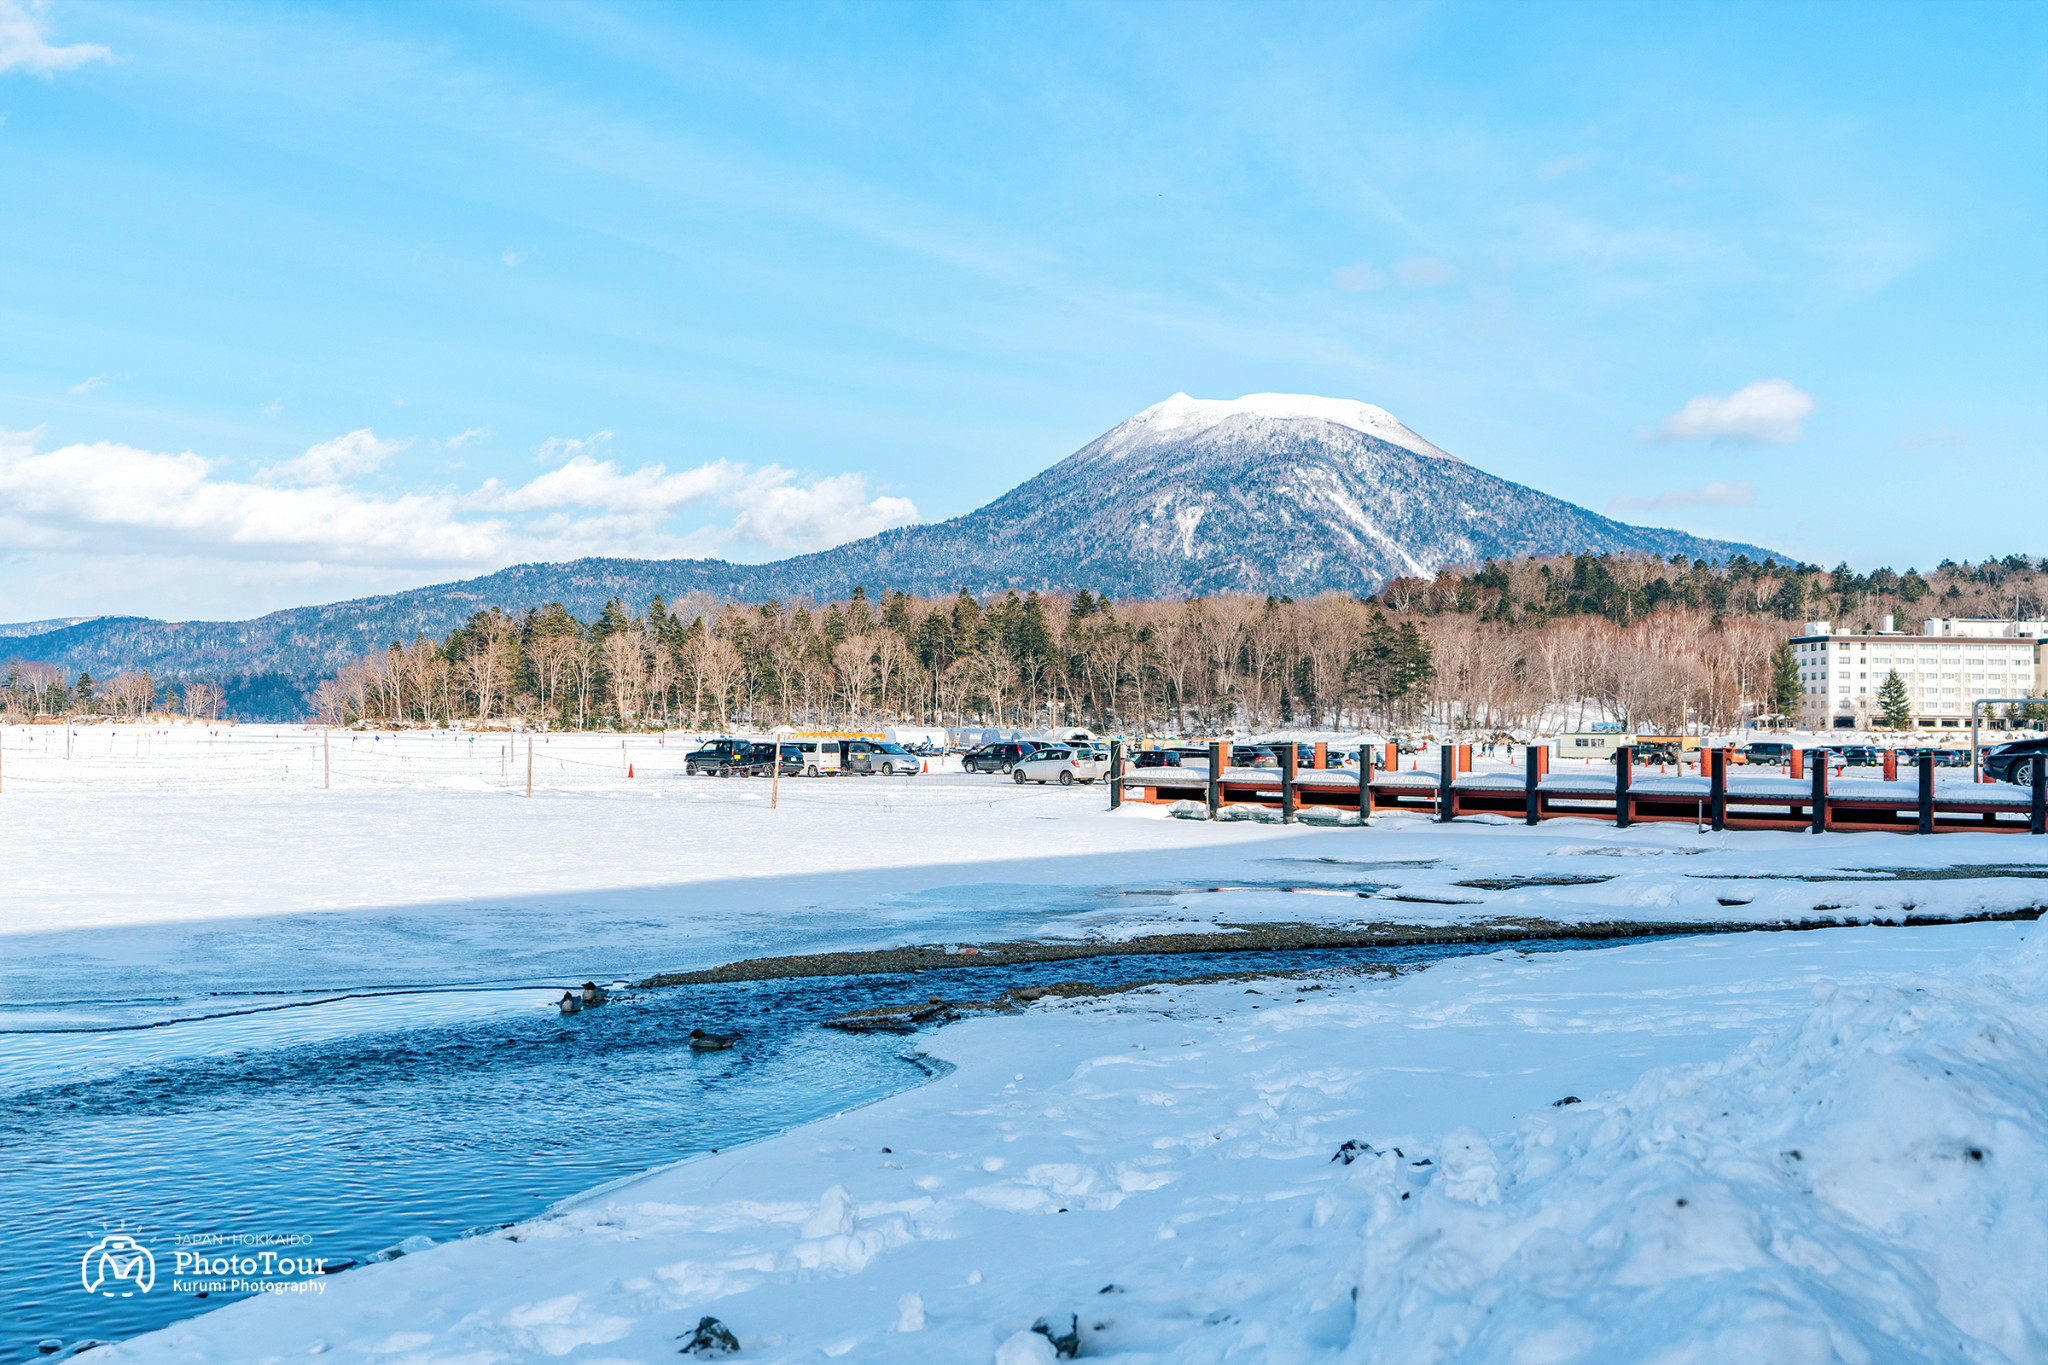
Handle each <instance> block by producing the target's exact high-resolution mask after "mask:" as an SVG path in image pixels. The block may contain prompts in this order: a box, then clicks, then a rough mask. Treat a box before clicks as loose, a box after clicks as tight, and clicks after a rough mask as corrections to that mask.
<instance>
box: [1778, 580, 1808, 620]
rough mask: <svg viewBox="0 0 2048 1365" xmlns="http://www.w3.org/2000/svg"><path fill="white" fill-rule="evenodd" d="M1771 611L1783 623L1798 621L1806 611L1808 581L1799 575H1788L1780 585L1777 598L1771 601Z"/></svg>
mask: <svg viewBox="0 0 2048 1365" xmlns="http://www.w3.org/2000/svg"><path fill="white" fill-rule="evenodd" d="M1771 609H1772V610H1773V611H1776V612H1777V613H1778V619H1779V620H1781V621H1797V620H1798V619H1799V618H1800V617H1801V616H1802V615H1803V614H1804V613H1805V611H1806V580H1805V579H1803V578H1801V577H1799V576H1798V575H1797V574H1789V573H1788V574H1786V575H1785V579H1784V581H1783V582H1781V583H1779V584H1778V594H1777V596H1775V597H1773V598H1772V599H1771Z"/></svg>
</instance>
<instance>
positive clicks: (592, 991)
mask: <svg viewBox="0 0 2048 1365" xmlns="http://www.w3.org/2000/svg"><path fill="white" fill-rule="evenodd" d="M610 999H611V996H610V995H608V994H606V992H605V988H604V987H602V986H600V985H598V984H597V983H596V982H595V981H586V982H584V983H583V994H581V995H580V996H579V995H578V994H577V993H576V992H575V991H573V990H567V991H563V992H562V998H561V999H560V1000H558V1001H556V1002H555V1003H556V1006H557V1007H558V1008H559V1009H560V1010H561V1011H562V1013H564V1014H576V1013H579V1012H581V1011H582V1010H584V1009H595V1008H596V1007H597V1006H599V1005H602V1004H604V1003H605V1002H606V1001H608V1000H610Z"/></svg>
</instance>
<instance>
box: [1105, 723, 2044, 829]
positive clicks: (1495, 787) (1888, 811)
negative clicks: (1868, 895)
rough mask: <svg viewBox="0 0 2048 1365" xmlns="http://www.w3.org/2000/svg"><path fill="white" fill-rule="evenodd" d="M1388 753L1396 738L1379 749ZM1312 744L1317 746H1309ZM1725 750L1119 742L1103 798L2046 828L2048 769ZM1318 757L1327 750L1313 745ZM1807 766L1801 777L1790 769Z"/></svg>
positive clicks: (1776, 823) (1284, 813)
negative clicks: (1414, 751) (1693, 767)
mask: <svg viewBox="0 0 2048 1365" xmlns="http://www.w3.org/2000/svg"><path fill="white" fill-rule="evenodd" d="M1388 748H1389V750H1391V748H1392V746H1388ZM1318 749H1319V751H1320V750H1321V749H1322V746H1320V745H1319V746H1318ZM1728 753H1729V751H1728V750H1726V749H1709V750H1705V751H1704V755H1703V759H1702V763H1701V773H1700V775H1698V776H1685V775H1676V776H1673V775H1662V774H1657V775H1652V774H1649V773H1647V772H1643V771H1638V770H1637V769H1636V767H1635V765H1634V764H1633V762H1631V761H1630V760H1631V758H1632V755H1631V754H1629V753H1628V752H1627V751H1626V750H1624V751H1623V752H1622V754H1621V755H1620V761H1619V762H1617V763H1616V764H1615V765H1614V771H1613V772H1612V773H1607V772H1605V771H1602V770H1597V769H1589V770H1586V771H1574V772H1552V771H1550V770H1549V767H1548V760H1549V756H1550V750H1549V749H1547V748H1543V747H1540V746H1531V747H1530V748H1529V749H1528V750H1527V751H1526V754H1527V757H1526V759H1525V761H1524V766H1523V768H1522V771H1520V772H1513V771H1499V772H1488V773H1475V772H1473V771H1471V767H1472V757H1471V746H1470V745H1456V744H1446V745H1443V746H1442V749H1441V752H1440V754H1439V761H1438V762H1437V763H1436V764H1435V765H1434V767H1435V771H1423V770H1422V769H1421V766H1420V765H1419V764H1418V765H1417V767H1416V768H1415V769H1414V770H1411V771H1409V772H1401V771H1399V770H1398V769H1397V768H1396V767H1395V766H1394V763H1395V761H1396V758H1397V756H1396V755H1395V754H1393V753H1392V752H1388V753H1386V754H1384V755H1383V754H1382V753H1381V752H1380V751H1379V750H1378V749H1376V748H1365V749H1360V750H1359V751H1358V757H1359V759H1360V764H1359V766H1358V767H1356V768H1341V767H1340V768H1304V769H1297V768H1296V767H1295V765H1294V762H1293V759H1294V751H1293V749H1292V747H1291V746H1283V747H1282V748H1281V750H1280V754H1281V758H1282V765H1281V766H1280V767H1278V768H1240V767H1232V766H1231V765H1230V750H1229V746H1228V745H1227V744H1212V745H1211V746H1210V752H1209V764H1208V765H1207V766H1203V765H1199V764H1197V765H1194V766H1189V767H1178V768H1135V769H1132V768H1126V767H1125V756H1124V752H1123V749H1122V746H1120V745H1119V746H1114V747H1113V748H1112V751H1111V779H1110V804H1111V806H1113V807H1114V806H1116V805H1119V804H1121V803H1122V802H1123V801H1126V800H1131V801H1148V802H1174V801H1185V800H1199V801H1202V802H1203V803H1204V804H1205V805H1206V806H1207V808H1208V815H1209V817H1210V818H1211V819H1214V818H1215V817H1216V816H1217V814H1218V813H1219V812H1220V811H1221V809H1222V807H1224V806H1226V805H1267V806H1277V807H1278V808H1279V810H1280V815H1281V819H1283V820H1292V819H1294V818H1295V816H1296V814H1297V813H1298V812H1299V811H1300V810H1301V809H1303V808H1305V807H1325V808H1328V807H1335V808H1337V809H1341V810H1355V811H1357V812H1358V813H1359V814H1360V815H1361V816H1370V815H1372V814H1373V813H1374V812H1376V811H1390V810H1404V811H1413V812H1415V813H1417V814H1421V815H1427V816H1430V817H1432V818H1434V819H1438V820H1455V819H1457V818H1458V817H1459V816H1462V815H1509V816H1520V817H1521V818H1522V819H1523V820H1525V821H1526V822H1527V823H1529V824H1532V825H1533V824H1535V823H1537V822H1538V821H1541V820H1559V819H1569V820H1598V821H1601V822H1603V823H1607V824H1613V825H1616V826H1619V827H1623V828H1626V827H1627V826H1629V825H1633V824H1649V823H1654V822H1658V821H1671V822H1681V823H1688V824H1697V825H1700V826H1702V827H1707V828H1713V829H1717V830H1718V829H1779V830H1811V831H1812V832H1813V833H1815V834H1823V833H1827V832H1829V831H1834V830H1841V831H1868V830H1882V831H1889V832H1893V833H1900V834H1912V833H1919V834H1951V833H1982V832H1986V831H1990V832H1999V833H2014V834H2041V833H2044V832H2048V785H2044V783H2048V764H2041V763H2035V764H2032V765H2030V766H2031V769H2032V776H2033V781H2032V784H2031V785H2030V786H2028V787H2020V786H2015V785H2013V784H2011V783H2006V782H1967V783H1965V782H1951V783H1944V784H1942V785H1940V786H1939V787H1937V786H1936V784H1935V781H1934V760H1933V758H1932V757H1931V756H1929V755H1925V754H1922V755H1920V756H1919V762H1918V769H1919V770H1918V771H1917V772H1915V773H1913V774H1912V775H1911V777H1910V779H1908V780H1903V781H1902V780H1898V779H1897V772H1898V769H1897V760H1896V756H1894V755H1887V759H1888V760H1889V761H1887V762H1886V763H1885V765H1884V769H1883V771H1884V777H1883V778H1850V777H1843V778H1841V779H1840V780H1837V781H1831V780H1830V776H1831V775H1830V772H1829V768H1828V765H1827V764H1826V763H1808V764H1802V765H1794V766H1793V768H1792V772H1791V775H1789V776H1779V775H1777V774H1770V775H1765V776H1748V775H1742V776H1737V775H1734V774H1732V773H1731V772H1730V764H1729V762H1728ZM1317 757H1318V758H1323V757H1324V754H1323V753H1322V752H1319V753H1318V755H1317ZM1802 768H1803V769H1805V770H1806V771H1800V769H1802Z"/></svg>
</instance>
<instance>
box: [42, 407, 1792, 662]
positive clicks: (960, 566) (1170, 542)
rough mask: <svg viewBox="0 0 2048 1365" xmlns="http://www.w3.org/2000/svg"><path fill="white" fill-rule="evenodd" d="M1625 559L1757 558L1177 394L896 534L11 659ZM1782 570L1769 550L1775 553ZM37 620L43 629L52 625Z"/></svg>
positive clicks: (1400, 449)
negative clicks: (1492, 561) (815, 549)
mask: <svg viewBox="0 0 2048 1365" xmlns="http://www.w3.org/2000/svg"><path fill="white" fill-rule="evenodd" d="M1578 551H1595V552H1598V551H1643V552H1647V553H1651V554H1656V555H1660V556H1668V555H1674V554H1683V555H1687V556H1689V557H1692V558H1695V559H1709V560H1719V559H1725V558H1727V557H1729V556H1731V555H1735V554H1747V555H1749V556H1751V557H1752V558H1755V559H1763V558H1766V557H1768V555H1769V553H1770V552H1769V551H1766V550H1763V549H1760V548H1758V547H1757V546H1754V545H1741V544H1734V543H1731V542H1728V541H1719V540H1702V539H1700V538H1699V537H1697V536H1690V535H1686V534H1684V533H1683V532H1679V531H1666V530H1658V529H1656V528H1652V527H1642V526H1629V525H1626V524H1624V523H1622V522H1618V521H1614V520H1611V519H1609V518H1607V517H1603V516H1599V515H1597V514H1596V513H1593V512H1589V511H1587V510H1586V509H1585V508H1583V507H1578V506H1575V505H1574V504H1572V503H1568V502H1565V501H1562V500H1561V499H1558V498H1553V497H1551V496H1550V495H1548V494H1546V493H1539V492H1537V491H1536V490H1535V489H1533V488H1524V487H1523V486H1522V485H1520V484H1516V483H1510V482H1508V481H1507V480H1506V479H1501V478H1496V477H1495V476H1493V475H1491V474H1488V473H1485V472H1483V471H1481V470H1478V469H1474V468H1473V467H1472V466H1471V465H1469V464H1466V463H1464V462H1463V461H1461V460H1459V459H1457V458H1455V457H1454V456H1452V455H1449V454H1447V453H1446V452H1444V451H1443V450H1440V449H1438V448H1437V447H1436V446H1434V445H1432V444H1430V443H1429V442H1428V441H1426V440H1424V439H1423V438H1422V437H1420V436H1418V435H1416V434H1415V433H1414V432H1413V431H1410V430H1409V429H1408V428H1407V427H1405V426H1403V425H1402V424H1401V423H1400V422H1399V421H1397V420H1396V419H1395V418H1394V416H1393V414H1391V413H1389V412H1387V411H1386V410H1385V409H1383V408H1376V407H1374V406H1372V405H1371V404H1369V403H1357V402H1350V401H1347V400H1344V399H1335V398H1316V397H1311V396H1308V395H1302V394H1277V393H1257V394H1250V395H1247V396H1246V397H1243V398H1239V399H1236V400H1235V401H1229V402H1225V401H1216V400H1205V399H1197V398H1190V397H1188V396H1187V395H1186V394H1183V393H1177V394H1175V395H1174V396H1173V397H1171V398H1169V399H1167V400H1166V401H1165V402H1163V403H1157V404H1154V405H1153V406H1152V407H1149V408H1147V409H1145V410H1144V411H1143V412H1141V413H1139V414H1138V415H1137V416H1135V417H1133V418H1131V419H1130V420H1129V421H1127V422H1123V423H1120V424H1119V425H1118V426H1117V427H1116V428H1115V429H1113V430H1111V431H1109V432H1107V433H1105V434H1104V435H1103V436H1101V437H1099V438H1098V439H1096V440H1094V441H1091V442H1090V443H1089V444H1088V445H1086V446H1084V447H1082V448H1081V449H1080V450H1077V451H1075V452H1074V453H1073V454H1072V455H1069V456H1068V457H1067V458H1066V459H1064V460H1061V461H1060V462H1059V463H1058V464H1056V465H1054V466H1052V468H1050V469H1048V470H1046V471H1045V472H1044V473H1042V474H1039V475H1038V476H1037V477H1035V478H1032V479H1028V480H1026V481H1025V482H1024V483H1022V484H1020V485H1018V486H1017V487H1016V488H1014V489H1012V490H1011V491H1010V492H1008V493H1005V494H1004V495H1003V496H1002V497H1000V498H997V499H996V500H995V501H994V502H992V503H989V504H988V505H987V506H986V507H983V508H980V509H979V510H977V511H974V512H970V513H968V514H967V515H966V516H964V517H956V518H954V519H953V520H951V521H944V522H938V523H934V524H930V525H923V526H905V527H900V528H898V529H896V530H893V531H885V532H883V533H882V534H880V535H878V536H871V537H869V538H867V539H865V540H857V541H853V542H851V543H849V544H846V545H841V546H838V547H836V548H834V549H830V550H824V551H821V552H819V553H817V554H809V555H803V556H800V557H798V558H796V559H785V560H781V561H779V562H776V563H772V564H730V563H727V562H725V561H724V560H717V559H664V560H649V559H582V560H577V561H575V562H573V563H567V564H517V565H514V566H512V567H511V568H508V569H501V570H500V571H498V572H497V573H494V574H488V575H485V576H484V577H482V578H475V579H470V580H467V581H465V582H460V583H443V584H437V585H435V586H433V587H426V588H416V589H413V590H412V591H409V592H402V593H394V594H391V595H390V596H386V597H371V598H363V599H360V600H357V601H351V602H338V603H333V604H331V605H328V606H320V607H298V608H294V609H292V610H289V611H280V612H272V613H271V614H270V615H268V616H264V617H260V618H258V619H257V620H254V621H234V622H220V621H186V622H163V621H151V620H145V619H141V618H137V617H101V618H98V619H93V620H87V621H83V622H80V623H78V624H73V625H66V624H64V623H62V622H36V623H34V624H33V626H32V627H23V628H20V630H21V634H22V639H21V641H20V644H19V645H10V648H9V653H10V654H12V655H14V656H15V657H21V658H36V659H43V660H46V661H48V662H51V663H59V664H63V665H65V666H66V667H69V668H74V669H76V668H81V667H84V668H90V669H91V670H93V671H94V672H95V673H103V672H105V671H107V670H110V669H116V668H135V667H149V668H153V669H155V670H157V671H158V673H159V674H163V675H192V674H198V675H202V676H214V675H221V676H224V675H231V674H240V675H250V674H263V673H272V672H275V673H281V674H285V675H288V677H291V678H301V679H303V678H308V677H313V676H318V675H320V674H323V673H326V672H329V671H331V670H332V669H333V668H334V667H335V666H336V665H338V664H340V663H341V662H342V661H343V660H346V659H349V658H352V657H354V656H356V655H360V654H364V653H367V652H369V651H371V650H375V649H382V648H383V647H384V646H385V645H387V644H389V643H390V642H391V641H392V640H401V639H410V638H412V637H413V636H414V635H415V634H416V633H418V632H421V631H424V632H426V633H427V634H429V635H436V636H438V635H442V634H445V633H446V632H447V631H449V630H451V629H453V628H454V627H455V626H457V625H459V624H460V623H461V622H462V621H464V620H465V619H467V617H468V616H469V615H470V613H472V612H475V611H478V610H481V609H484V608H488V607H492V606H498V607H504V608H507V609H508V610H512V611H523V610H524V609H526V608H527V607H533V606H545V605H546V604H547V603H549V602H561V603H562V604H563V605H564V606H566V607H568V608H569V610H570V611H572V612H575V613H576V614H577V615H578V616H581V617H583V618H584V619H586V620H587V619H589V618H591V617H593V616H595V615H596V614H597V613H598V611H599V610H600V609H601V608H602V607H603V605H604V603H605V601H606V600H607V599H609V598H613V597H618V598H621V599H623V600H624V601H626V602H627V603H629V604H630V605H631V606H632V607H634V608H635V609H639V608H644V607H645V605H646V603H647V601H648V599H649V598H651V597H652V596H653V595H654V594H655V593H661V594H663V595H664V596H666V597H668V598H669V599H670V600H674V599H676V598H679V597H681V596H683V595H684V594H686V593H690V592H709V593H713V594H716V595H718V596H721V597H730V598H736V599H739V600H742V601H763V600H765V599H768V598H771V597H773V598H781V599H783V600H788V599H790V598H794V597H808V598H811V599H813V600H823V599H829V598H836V597H844V596H846V595H847V594H848V593H850V592H851V591H852V590H853V589H854V587H856V586H865V587H866V588H867V589H868V591H869V592H870V593H871V594H879V593H880V592H882V591H884V590H888V589H901V590H903V591H906V592H913V593H920V594H927V595H939V594H951V593H953V592H956V591H958V590H960V589H963V588H964V589H966V590H967V591H968V592H971V593H975V594H977V595H979V594H987V593H998V592H1002V591H1005V590H1007V589H1010V588H1016V589H1018V590H1020V591H1022V590H1027V589H1032V588H1038V589H1069V590H1077V589H1080V588H1089V589H1092V590H1094V591H1097V592H1106V593H1109V594H1111V595H1112V596H1117V597H1179V596H1186V595H1194V594H1201V593H1213V592H1221V591H1244V592H1259V593H1268V592H1270V593H1287V594H1290V595H1292V596H1295V597H1304V596H1310V595H1313V594H1315V593H1318V592H1325V591H1333V590H1334V591H1339V592H1366V591H1370V590H1371V589H1374V588H1376V587H1378V586H1379V585H1380V584H1382V583H1384V582H1386V581H1387V580H1388V579H1390V578H1395V577H1400V576H1405V575H1413V576H1422V575H1428V574H1432V573H1434V572H1435V571H1436V570H1438V569H1440V568H1442V567H1445V566H1446V565H1453V564H1469V563H1477V562H1478V561H1480V560H1482V559H1486V558H1488V557H1492V558H1504V557H1509V556H1513V555H1521V554H1555V553H1576V552H1578ZM1781 558H1782V556H1781ZM52 627H54V628H52Z"/></svg>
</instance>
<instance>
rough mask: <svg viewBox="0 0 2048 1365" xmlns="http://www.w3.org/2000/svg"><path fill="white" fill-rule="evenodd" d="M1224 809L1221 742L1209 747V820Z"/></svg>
mask: <svg viewBox="0 0 2048 1365" xmlns="http://www.w3.org/2000/svg"><path fill="white" fill-rule="evenodd" d="M1222 809H1223V744H1222V742H1221V741H1218V742H1217V743H1214V744H1211V745H1210V746H1209V818H1210V819H1211V820H1214V819H1215V818H1216V815H1217V813H1218V812H1219V811H1221V810H1222Z"/></svg>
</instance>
